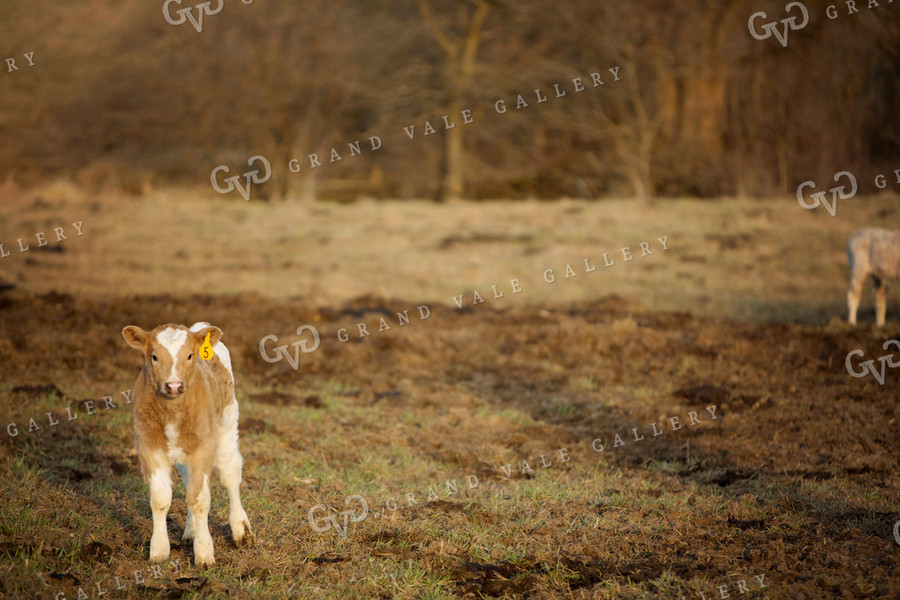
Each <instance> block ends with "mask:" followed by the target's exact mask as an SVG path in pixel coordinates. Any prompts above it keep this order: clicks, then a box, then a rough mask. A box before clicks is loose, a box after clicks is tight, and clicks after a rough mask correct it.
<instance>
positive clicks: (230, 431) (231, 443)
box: [216, 400, 253, 545]
mask: <svg viewBox="0 0 900 600" xmlns="http://www.w3.org/2000/svg"><path fill="white" fill-rule="evenodd" d="M237 424H238V404H237V400H234V401H233V402H232V403H231V404H230V405H229V406H228V408H226V409H225V412H224V413H222V420H221V421H220V422H219V432H218V440H217V447H216V468H217V469H218V470H219V479H221V480H222V485H224V486H225V489H226V490H227V492H228V502H229V505H230V512H229V516H228V522H229V524H230V525H231V537H232V539H233V540H234V543H235V544H238V545H240V544H241V543H242V542H243V541H244V535H245V534H246V533H249V534H250V535H251V536H252V535H253V529H252V528H251V527H250V519H249V518H248V517H247V513H246V511H245V510H244V507H243V506H242V505H241V467H242V465H243V462H244V459H243V458H242V457H241V453H240V450H239V449H238V429H237Z"/></svg>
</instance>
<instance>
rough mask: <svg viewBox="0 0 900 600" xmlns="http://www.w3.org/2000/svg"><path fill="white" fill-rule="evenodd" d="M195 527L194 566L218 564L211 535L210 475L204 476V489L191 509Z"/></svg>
mask: <svg viewBox="0 0 900 600" xmlns="http://www.w3.org/2000/svg"><path fill="white" fill-rule="evenodd" d="M190 509H191V513H192V515H191V516H192V517H193V521H194V523H193V525H194V564H196V565H200V566H208V565H214V564H216V559H215V557H214V556H213V543H212V536H211V535H209V475H204V476H203V487H202V488H201V490H200V493H199V494H198V495H197V499H196V501H195V503H194V504H193V505H192V506H191V507H190Z"/></svg>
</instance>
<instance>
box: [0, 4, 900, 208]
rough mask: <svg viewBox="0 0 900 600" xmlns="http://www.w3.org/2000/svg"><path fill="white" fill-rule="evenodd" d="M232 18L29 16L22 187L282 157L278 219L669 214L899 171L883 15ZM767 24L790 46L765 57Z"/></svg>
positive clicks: (681, 7) (17, 35) (16, 99)
mask: <svg viewBox="0 0 900 600" xmlns="http://www.w3.org/2000/svg"><path fill="white" fill-rule="evenodd" d="M188 2H189V0H184V2H183V3H181V4H179V5H176V6H174V7H173V8H178V7H182V8H189V7H191V5H190V4H189V3H188ZM223 3H224V8H223V10H222V11H221V12H220V13H218V14H215V15H211V16H210V15H207V16H206V17H205V18H204V20H203V30H202V31H201V32H198V31H196V30H195V29H194V28H193V27H192V26H191V24H190V23H185V24H182V25H177V26H174V25H171V24H169V23H168V22H167V21H166V19H165V18H164V15H163V10H162V9H163V4H164V3H163V0H159V1H158V2H157V1H155V0H154V1H151V2H147V1H146V0H119V1H114V0H70V1H62V0H33V1H28V2H26V1H25V0H13V1H11V2H9V3H7V4H8V5H9V6H5V7H4V11H5V12H4V18H3V19H2V23H0V39H2V40H4V41H3V42H0V59H3V58H4V57H5V56H17V55H21V54H23V53H26V52H34V54H33V61H34V66H32V67H29V68H27V69H24V68H22V69H18V70H14V71H11V72H4V73H3V74H2V75H0V132H2V137H3V139H5V140H6V142H7V143H6V144H3V146H2V149H0V153H2V155H0V157H2V162H0V178H3V179H6V180H10V179H12V180H13V181H15V182H16V183H19V184H25V185H27V184H29V183H34V182H36V181H39V180H41V179H44V178H48V177H59V176H65V177H71V178H72V179H73V180H75V181H77V182H79V183H82V184H83V185H86V186H90V187H103V186H113V187H116V188H119V189H121V190H122V191H126V192H132V193H140V192H141V190H146V189H147V188H148V187H152V186H159V185H168V184H188V185H191V184H198V185H202V184H204V182H207V181H208V180H209V174H210V171H211V170H212V169H213V168H215V167H216V166H217V165H219V164H228V165H231V167H232V170H233V171H234V170H235V169H237V171H235V172H240V167H241V166H242V165H246V161H247V159H248V158H249V157H251V156H253V155H263V156H266V157H267V158H268V159H269V160H270V162H271V164H272V167H273V168H272V171H273V173H272V177H271V178H270V180H269V181H267V182H266V183H265V184H264V185H263V186H262V188H261V189H260V191H259V192H257V194H258V197H263V198H267V199H273V200H277V199H308V198H317V197H320V198H338V199H341V198H344V197H356V196H360V195H369V196H375V197H391V198H421V197H426V198H435V199H440V200H453V199H457V198H471V199H479V198H524V197H537V198H556V197H561V196H572V197H587V198H602V197H610V196H636V197H643V198H648V197H658V196H661V197H670V196H679V195H691V196H700V197H717V196H721V195H751V196H755V195H772V194H784V193H790V191H791V190H792V189H795V188H796V186H797V185H798V184H799V183H800V182H802V181H805V180H808V179H815V178H818V179H819V180H821V181H825V180H826V179H827V178H829V177H830V176H831V175H832V174H833V173H835V172H837V171H840V170H850V171H854V172H858V173H860V174H861V175H862V177H861V181H870V180H871V177H868V176H866V175H867V174H869V173H875V172H878V171H879V170H881V171H889V170H893V169H896V168H898V167H900V165H898V164H897V158H898V154H900V152H898V150H900V128H898V119H897V108H896V107H897V101H896V98H897V97H898V91H900V89H898V88H900V77H898V75H900V35H898V34H900V31H898V21H900V20H898V19H897V18H896V12H897V9H895V8H894V7H892V6H890V5H886V4H884V3H882V5H881V7H880V8H866V7H865V3H857V4H859V5H860V10H859V11H858V12H856V13H848V12H847V10H846V7H844V6H843V4H835V5H834V8H832V9H829V10H828V11H826V7H827V6H828V5H827V4H821V3H816V4H815V5H813V3H812V2H806V3H805V6H807V7H808V12H809V23H808V24H807V25H806V26H805V27H804V28H803V29H798V30H789V28H787V27H783V25H782V24H781V22H780V20H781V19H783V18H784V17H785V7H784V3H783V2H769V1H762V0H759V1H749V0H727V1H722V0H717V1H713V0H665V1H663V0H645V1H642V2H639V3H634V2H598V1H597V0H567V1H566V2H548V1H542V0H519V1H517V2H512V1H511V0H394V1H390V2H389V1H387V0H366V2H350V1H346V0H303V1H301V2H291V1H289V0H265V1H263V0H256V1H254V2H250V3H249V4H247V3H244V2H238V1H237V0H223ZM213 4H215V2H213ZM870 4H871V3H870ZM758 11H765V12H766V14H767V15H768V17H767V19H768V21H771V22H774V23H775V26H777V27H778V28H779V30H778V31H779V32H781V31H782V30H784V31H787V32H788V34H789V35H788V36H787V45H782V44H781V43H779V40H778V39H776V37H775V36H772V37H770V39H767V40H757V39H754V37H753V36H751V34H750V31H749V30H748V19H749V17H750V16H751V15H752V14H753V13H755V12H758ZM832 14H836V15H837V17H836V18H832V17H831V15H832ZM761 22H764V21H761ZM20 62H23V63H24V59H20ZM25 64H27V63H25ZM611 69H616V72H615V74H614V73H613V71H612V70H611ZM4 70H5V69H4ZM594 73H597V74H599V75H598V76H599V79H600V80H601V81H602V84H601V85H595V84H596V80H595V79H593V78H592V74H594ZM575 80H579V82H580V83H579V82H576V81H575ZM554 86H556V87H554ZM579 86H584V87H585V89H583V90H578V89H577V88H578V87H579ZM560 92H564V93H565V95H563V96H560V95H559V94H560ZM520 97H521V98H520ZM542 97H543V98H544V100H543V101H542V100H541V98H542ZM498 100H502V103H500V104H498ZM522 102H524V103H525V104H527V106H521V103H522ZM517 105H519V106H518V107H517ZM501 107H502V108H505V111H504V112H500V108H501ZM466 111H468V116H466V114H465V113H466ZM444 116H446V117H447V118H446V119H443V117H444ZM469 120H471V121H470V122H467V121H469ZM450 124H452V125H453V127H450V126H449V125H450ZM410 126H414V129H413V131H414V137H413V138H410V137H409V130H407V129H406V128H407V127H410ZM429 127H430V128H432V129H433V131H432V132H428V131H427V129H428V128H429ZM426 133H428V135H425V134H426ZM372 136H375V137H377V138H379V139H380V140H381V141H382V142H383V145H382V146H381V147H380V148H379V149H378V150H377V151H370V152H368V153H363V154H362V155H360V156H355V157H353V158H352V160H351V159H350V158H351V157H350V156H349V154H348V153H347V152H346V151H347V149H348V144H352V143H353V142H356V141H358V140H362V146H363V147H365V146H366V145H367V144H368V143H369V142H368V140H369V138H370V137H372ZM332 148H335V149H337V150H338V153H339V154H340V155H341V160H336V161H331V162H327V163H326V162H324V160H327V159H330V158H332V152H331V149H332ZM311 153H316V154H317V156H318V158H319V160H321V161H323V164H322V167H321V168H318V167H317V168H311V167H310V161H309V159H308V155H309V154H311ZM295 159H296V162H295V163H293V164H294V165H298V166H300V168H299V170H298V172H292V170H291V169H289V168H288V165H289V164H290V163H291V161H292V160H295ZM861 191H863V192H871V191H875V190H873V189H863V190H861Z"/></svg>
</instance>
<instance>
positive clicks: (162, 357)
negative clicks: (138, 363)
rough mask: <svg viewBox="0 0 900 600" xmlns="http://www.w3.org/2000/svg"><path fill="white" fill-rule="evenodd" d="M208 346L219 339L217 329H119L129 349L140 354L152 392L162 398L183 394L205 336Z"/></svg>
mask: <svg viewBox="0 0 900 600" xmlns="http://www.w3.org/2000/svg"><path fill="white" fill-rule="evenodd" d="M207 333H209V344H210V345H211V346H215V345H216V343H217V342H218V341H219V339H220V338H221V337H222V330H221V329H219V328H218V327H212V326H210V327H204V328H203V329H201V330H199V331H190V330H189V329H188V328H186V327H185V326H183V325H175V324H171V323H170V324H168V325H160V326H159V327H157V328H156V329H154V330H153V331H150V332H147V331H144V330H143V329H141V328H140V327H137V326H135V325H129V326H128V327H126V328H125V329H123V330H122V337H124V338H125V341H126V342H127V343H128V345H129V346H131V347H132V348H136V349H137V350H140V351H142V352H143V353H144V360H145V361H146V362H145V368H146V369H147V373H148V374H149V375H150V381H151V383H152V384H153V387H154V388H155V389H156V392H157V393H158V394H159V395H160V396H162V397H163V398H168V399H173V398H177V397H178V396H180V395H182V394H184V393H185V392H187V390H188V389H190V387H191V386H192V385H193V383H194V378H195V375H196V367H197V361H199V360H203V359H201V358H200V354H199V350H200V346H201V345H202V344H203V341H204V339H205V338H206V334H207Z"/></svg>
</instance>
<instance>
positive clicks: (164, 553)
mask: <svg viewBox="0 0 900 600" xmlns="http://www.w3.org/2000/svg"><path fill="white" fill-rule="evenodd" d="M167 558H169V538H168V537H163V538H158V537H155V536H154V537H152V538H150V562H162V561H164V560H166V559H167Z"/></svg>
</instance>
